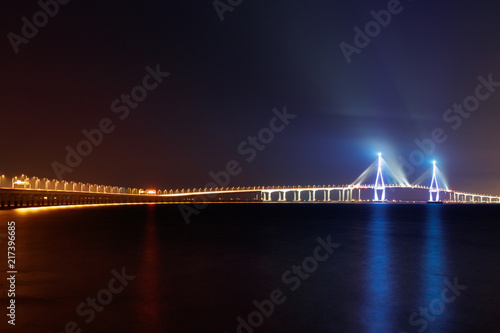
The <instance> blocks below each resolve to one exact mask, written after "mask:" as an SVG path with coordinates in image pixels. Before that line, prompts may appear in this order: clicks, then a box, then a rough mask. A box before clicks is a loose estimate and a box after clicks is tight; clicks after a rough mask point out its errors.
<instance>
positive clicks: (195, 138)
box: [0, 0, 500, 194]
mask: <svg viewBox="0 0 500 333" xmlns="http://www.w3.org/2000/svg"><path fill="white" fill-rule="evenodd" d="M61 1H62V0H61ZM48 2H49V3H51V1H48ZM62 2H64V1H62ZM222 2H223V3H226V1H222ZM237 2H238V1H233V3H237ZM393 2H394V1H390V3H393ZM387 7H388V2H387V1H352V0H351V1H305V0H286V1H284V0H283V1H281V0H274V1H269V0H268V1H262V0H254V1H250V0H247V1H242V3H241V4H240V5H238V6H237V7H235V8H234V9H233V11H232V12H229V11H227V12H225V13H224V21H222V22H221V20H220V18H219V15H218V14H217V12H216V10H215V9H214V6H213V3H212V1H210V0H207V1H112V0H111V1H92V0H91V1H77V0H73V1H70V2H69V3H67V4H64V5H59V9H58V12H57V13H56V14H55V15H53V16H54V17H50V18H48V22H46V25H45V26H43V27H40V28H38V33H37V34H36V35H35V36H31V38H27V39H26V40H25V41H27V43H21V44H19V45H17V48H18V51H19V52H18V53H15V51H14V47H13V46H12V43H11V41H9V33H11V32H12V33H14V34H17V35H19V36H22V27H23V24H24V22H23V21H22V18H23V17H27V18H28V21H29V22H33V15H34V14H36V13H37V12H38V11H40V10H41V7H40V5H39V4H37V2H35V1H7V2H6V3H4V8H3V10H2V13H3V14H2V19H1V20H0V27H1V31H2V32H3V35H4V37H3V42H1V43H0V49H1V53H0V56H1V59H2V61H1V79H2V87H1V90H0V101H1V102H2V120H3V122H2V127H1V128H2V131H1V137H0V138H1V142H2V150H1V166H0V171H1V172H3V173H5V174H7V175H11V176H13V175H18V174H21V173H25V174H28V175H30V176H33V175H35V176H39V177H50V178H56V173H55V171H54V169H53V162H54V161H57V162H59V163H61V164H66V162H65V159H66V154H67V152H66V150H65V147H66V146H70V147H73V148H75V147H76V146H77V144H78V143H79V142H80V141H82V140H84V139H85V136H84V135H83V134H82V130H89V131H90V130H92V129H94V128H97V127H98V126H99V123H100V122H101V120H102V119H104V118H109V119H110V120H111V121H112V125H113V126H114V130H113V132H112V133H109V134H104V135H103V139H102V142H101V143H100V144H99V145H98V146H94V147H93V149H92V153H90V155H88V156H85V157H83V158H82V161H81V163H79V165H77V166H76V167H74V168H72V169H73V170H72V172H66V173H65V174H64V176H63V178H64V179H65V180H76V181H84V182H92V183H100V184H110V185H120V186H137V187H143V188H144V187H156V188H188V187H202V186H203V185H204V184H205V183H207V182H208V181H210V177H209V172H210V171H214V172H217V171H220V170H222V169H224V168H225V167H226V164H227V163H228V161H230V160H236V161H238V162H239V163H240V165H241V167H242V171H241V173H240V174H239V175H237V176H233V177H231V179H230V184H229V185H230V186H240V185H245V186H246V185H251V186H253V185H295V184H301V185H309V184H310V185H314V184H321V185H323V184H347V183H350V182H352V181H353V180H354V179H356V177H357V176H358V175H359V174H360V173H361V172H363V170H364V169H365V168H366V167H368V165H369V164H370V163H372V162H373V161H374V160H375V159H376V154H377V152H379V151H382V152H383V153H384V156H385V157H386V159H388V160H389V161H391V160H394V161H397V160H398V156H401V157H403V158H405V159H406V160H409V157H410V154H411V153H412V152H413V151H415V150H416V149H418V146H417V145H416V144H415V140H421V141H422V140H428V139H429V138H431V137H432V135H431V133H432V131H433V130H434V129H435V128H442V129H443V130H444V132H445V134H446V135H447V138H446V140H445V141H444V142H440V143H435V146H436V147H435V149H434V150H435V152H433V153H432V154H428V155H425V161H424V162H423V163H422V164H421V165H415V166H413V167H414V168H415V170H414V171H413V172H412V173H411V175H410V177H409V179H410V180H412V179H415V178H417V177H418V176H419V175H420V174H422V173H423V172H425V171H426V169H427V168H428V167H430V166H431V164H430V162H431V161H432V160H433V159H436V160H437V161H438V164H439V166H440V169H441V170H442V171H443V172H444V173H445V174H446V175H447V177H448V181H449V183H450V185H451V187H452V188H455V189H460V190H466V191H473V192H483V193H492V194H500V157H499V154H498V145H499V140H500V132H499V130H498V124H499V120H500V112H499V111H498V110H499V106H500V87H498V88H497V89H498V91H493V92H490V91H488V90H487V88H481V89H480V93H481V94H482V95H481V96H485V94H486V93H488V95H489V96H488V97H487V98H483V99H484V100H483V101H480V104H479V107H478V108H477V110H475V111H474V112H470V113H469V112H467V113H464V114H465V115H466V116H468V118H466V119H463V120H462V122H461V123H460V124H458V121H459V120H457V117H460V119H462V116H458V113H454V112H453V111H450V113H449V114H448V116H449V117H455V118H451V119H454V120H452V121H451V120H449V121H448V122H446V121H445V120H444V119H443V115H445V112H446V110H447V109H449V108H452V107H453V105H454V104H455V103H458V104H461V103H463V102H464V100H467V101H468V102H470V103H472V104H471V105H472V107H474V105H473V104H474V101H477V99H474V98H468V96H471V95H475V94H476V87H477V86H478V85H479V84H480V81H479V80H478V77H479V76H482V77H484V78H485V79H486V80H487V79H488V76H489V75H490V74H491V75H492V80H493V81H498V82H500V62H499V61H498V59H499V58H500V43H499V41H500V23H499V22H500V21H499V20H498V17H500V5H498V4H495V3H494V2H487V3H484V2H481V3H479V2H477V1H472V0H464V1H459V2H457V1H439V2H435V1H429V0H413V1H406V0H405V1H403V2H401V4H400V5H399V7H397V8H398V10H399V11H400V13H399V14H392V15H391V16H392V17H391V21H390V23H388V24H386V27H383V28H381V31H380V33H378V35H376V31H375V32H373V33H372V34H375V35H376V36H374V37H373V38H371V40H370V42H369V44H368V45H367V46H366V47H364V48H362V49H360V53H359V54H356V53H354V54H352V57H351V63H348V62H347V61H346V58H345V57H344V55H343V53H342V51H341V48H340V44H341V43H342V42H345V43H349V44H351V45H354V37H355V31H354V30H353V29H354V27H356V26H358V27H360V28H361V29H362V30H364V29H365V24H366V23H368V22H369V21H373V20H374V18H373V16H372V15H371V14H370V12H371V11H372V10H374V11H376V12H379V11H380V10H383V9H384V10H385V9H387ZM52 9H53V8H52ZM35 16H36V18H37V19H38V20H41V22H42V24H43V23H45V22H43V19H44V16H43V15H35ZM25 30H27V31H25V32H27V33H30V31H29V29H25ZM31 33H33V32H32V31H31ZM10 36H11V37H12V36H13V35H10ZM158 64H159V68H160V70H161V71H162V72H168V73H170V75H169V76H168V77H166V78H163V82H161V83H160V84H159V85H158V86H157V87H156V88H154V89H152V90H151V91H148V92H147V97H146V98H145V99H144V101H142V102H140V103H139V105H138V106H136V107H135V108H134V109H132V108H129V111H130V112H129V114H128V116H127V117H126V118H125V119H123V120H122V119H120V118H119V117H120V115H123V113H121V112H120V113H114V112H113V111H112V108H111V104H112V103H113V101H115V100H116V99H120V98H121V97H120V96H121V95H122V94H125V95H127V94H130V93H131V90H132V89H133V88H134V87H136V86H137V85H142V84H143V78H144V77H145V75H147V74H148V72H147V70H146V69H145V68H146V67H147V66H150V67H151V68H152V69H155V68H156V66H157V65H158ZM148 83H149V84H150V85H152V84H153V83H154V80H153V79H151V80H149V81H148ZM490 88H491V89H492V90H494V89H495V87H490ZM140 91H141V90H136V92H140ZM142 91H143V90H142ZM124 105H125V104H123V103H122V102H120V103H119V104H118V105H117V106H122V107H123V106H124ZM285 106H286V108H287V112H288V113H290V114H296V115H297V116H296V117H295V118H294V119H293V120H291V121H290V123H289V124H288V125H287V126H286V128H285V129H284V130H283V131H281V132H279V133H276V134H275V137H274V139H273V140H272V141H271V142H270V143H268V144H267V145H266V146H265V149H263V150H262V151H258V152H257V155H256V156H255V158H254V159H253V160H252V161H251V162H248V161H247V160H246V158H248V157H249V155H242V154H240V153H239V152H238V146H239V145H240V144H241V143H242V142H243V141H245V140H247V137H248V136H252V135H257V134H258V133H259V131H261V130H262V129H264V128H266V127H268V126H269V122H270V120H271V119H272V118H273V116H274V113H273V112H272V110H273V108H276V109H278V110H280V111H281V110H283V108H284V107H285ZM472 107H471V108H472ZM452 125H455V126H456V127H457V129H455V130H454V129H453V128H452ZM458 125H459V126H458ZM266 133H269V132H266ZM246 147H247V148H248V146H246ZM416 154H417V153H413V157H416V156H418V155H416ZM421 155H423V153H422V154H421Z"/></svg>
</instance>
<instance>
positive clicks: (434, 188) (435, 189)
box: [429, 161, 439, 202]
mask: <svg viewBox="0 0 500 333" xmlns="http://www.w3.org/2000/svg"><path fill="white" fill-rule="evenodd" d="M432 164H433V166H432V180H431V186H430V187H429V201H430V202H438V201H439V184H438V181H437V167H436V161H432ZM433 194H434V195H433Z"/></svg>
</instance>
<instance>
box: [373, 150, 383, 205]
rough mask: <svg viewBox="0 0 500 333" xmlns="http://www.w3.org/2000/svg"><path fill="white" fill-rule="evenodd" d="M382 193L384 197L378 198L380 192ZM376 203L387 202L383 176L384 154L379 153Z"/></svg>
mask: <svg viewBox="0 0 500 333" xmlns="http://www.w3.org/2000/svg"><path fill="white" fill-rule="evenodd" d="M380 190H381V191H382V196H381V197H380V199H379V198H378V191H380ZM373 200H374V201H385V183H384V177H383V176H382V153H378V170H377V179H376V180H375V198H374V199H373Z"/></svg>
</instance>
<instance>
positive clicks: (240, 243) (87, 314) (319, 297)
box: [0, 204, 500, 333]
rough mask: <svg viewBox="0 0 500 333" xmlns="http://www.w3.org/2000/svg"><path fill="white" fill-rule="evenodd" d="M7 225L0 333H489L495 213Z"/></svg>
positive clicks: (498, 283)
mask: <svg viewBox="0 0 500 333" xmlns="http://www.w3.org/2000/svg"><path fill="white" fill-rule="evenodd" d="M10 220H14V221H16V226H17V242H16V256H17V262H16V264H17V269H18V271H19V273H18V274H17V280H16V314H17V316H16V326H15V327H12V326H11V325H8V324H7V317H6V316H5V311H6V306H8V304H7V302H8V298H7V293H6V289H7V288H6V287H7V283H6V281H7V280H6V277H7V276H6V270H7V269H6V261H7V258H6V256H7V247H6V246H7V244H6V240H5V238H2V237H0V240H1V241H2V242H1V243H0V251H1V252H0V277H1V280H0V296H1V297H0V302H1V303H2V305H1V307H0V308H1V309H3V310H1V314H2V316H1V322H0V331H1V332H53V333H56V332H57V333H59V332H66V331H65V326H66V325H68V324H67V323H68V322H74V323H75V325H77V326H78V328H79V329H81V332H220V333H224V332H228V333H234V332H242V333H250V332H419V330H420V332H500V306H499V305H500V205H388V204H218V205H211V206H209V207H208V208H206V209H205V210H203V211H202V212H201V213H200V214H199V216H196V217H193V219H192V223H191V224H190V225H186V224H185V223H184V222H183V220H182V217H181V214H180V213H179V210H178V207H177V206H175V205H171V206H169V205H137V206H111V207H92V208H70V209H46V210H12V211H1V212H0V233H3V234H5V233H6V232H7V221H10ZM0 236H2V235H0ZM329 237H330V240H329V239H328V238H329ZM318 238H320V239H321V240H322V241H321V240H320V241H319V242H318ZM329 241H330V243H335V244H338V247H337V248H334V249H330V248H328V247H325V246H322V245H320V244H321V242H323V244H326V243H328V242H329ZM335 246H337V245H335ZM326 248H328V249H326ZM328 250H329V251H332V253H329V252H328ZM315 255H316V259H314V257H315ZM320 259H321V260H320ZM294 265H295V268H294V267H293V266H294ZM113 270H115V273H112V271H113ZM120 274H125V275H126V276H128V280H127V278H125V279H124V280H123V278H122V282H121V283H120V280H117V279H116V277H115V276H116V275H120ZM132 277H135V278H133V280H132ZM110 282H111V284H110ZM110 289H112V290H114V291H113V292H111V291H110ZM273 291H274V294H273ZM273 297H274V299H275V301H277V303H279V304H274V305H272V307H273V309H271V308H270V306H269V304H270V302H271V301H268V300H269V299H271V298H273ZM96 298H97V300H96V301H95V302H96V303H95V304H94V306H95V307H94V308H93V307H92V305H91V304H92V301H93V299H96ZM254 301H257V305H258V306H260V305H259V304H261V306H263V308H261V311H260V312H256V311H258V306H256V305H255V304H254ZM89 302H90V303H89ZM99 302H101V303H99ZM79 307H80V311H77V309H78V308H79ZM262 312H264V314H262ZM271 312H272V313H271ZM238 318H240V319H238ZM242 322H244V323H243V324H242ZM250 323H252V324H253V325H254V326H255V327H252V326H251V324H250ZM69 325H70V326H71V324H69ZM67 331H68V332H71V330H67ZM75 332H78V330H75Z"/></svg>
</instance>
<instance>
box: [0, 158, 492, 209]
mask: <svg viewBox="0 0 500 333" xmlns="http://www.w3.org/2000/svg"><path fill="white" fill-rule="evenodd" d="M428 178H430V181H429V179H428ZM426 180H427V181H428V183H427V184H429V185H425V184H424V182H425V181H426ZM370 181H371V182H370ZM211 184H212V185H213V187H205V188H194V189H181V190H179V189H177V190H163V191H162V190H153V189H137V188H125V187H118V186H106V185H98V184H90V183H82V182H79V183H77V182H72V181H70V182H68V181H64V180H61V181H59V180H55V179H53V180H49V179H47V178H43V179H40V178H37V177H28V176H27V175H21V176H18V177H13V178H10V179H9V178H7V177H6V176H5V175H2V176H0V208H3V209H8V208H19V207H40V206H59V205H97V204H133V203H153V202H156V203H174V202H179V203H180V202H183V203H185V202H196V203H208V202H307V203H312V202H422V201H427V202H430V203H442V202H453V203H500V196H497V195H487V194H478V193H467V192H461V191H456V190H452V189H449V187H448V185H447V183H446V180H445V178H444V177H443V175H442V174H441V173H440V171H439V169H438V168H437V166H436V162H433V166H432V168H431V169H430V170H428V172H427V173H425V174H424V175H422V176H421V177H420V178H418V179H417V181H415V182H414V183H413V184H410V183H409V182H408V181H407V180H406V177H405V175H404V174H403V173H402V172H401V171H398V170H397V169H393V168H391V166H390V165H389V164H388V163H387V162H386V161H385V160H384V159H383V158H382V155H381V154H379V156H378V159H377V160H376V161H374V162H373V163H372V164H371V165H370V166H369V167H368V168H367V169H366V170H365V171H364V172H363V173H362V174H361V175H360V176H359V177H358V178H357V179H356V180H355V181H354V182H352V183H351V184H346V185H323V186H319V185H314V186H252V187H227V186H223V187H216V186H218V185H217V184H215V183H211ZM400 191H407V192H408V191H411V192H421V193H424V194H425V193H427V194H428V199H426V200H424V199H420V200H411V199H403V198H400V197H399V196H400V193H401V192H400ZM389 192H390V193H391V196H392V200H388V198H387V197H388V195H387V194H388V193H389Z"/></svg>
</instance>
